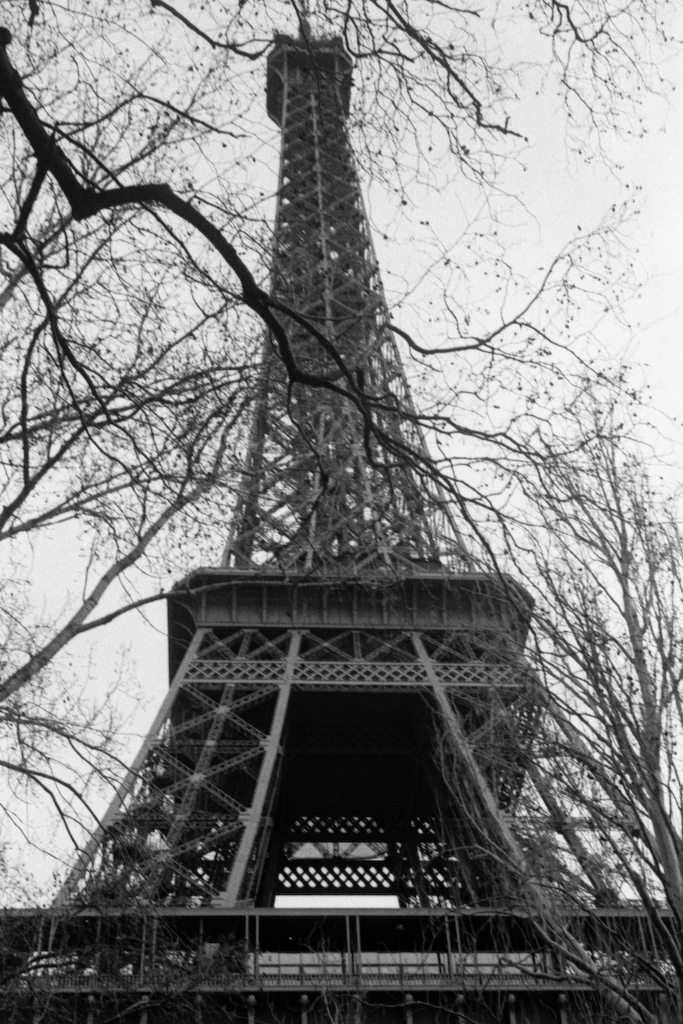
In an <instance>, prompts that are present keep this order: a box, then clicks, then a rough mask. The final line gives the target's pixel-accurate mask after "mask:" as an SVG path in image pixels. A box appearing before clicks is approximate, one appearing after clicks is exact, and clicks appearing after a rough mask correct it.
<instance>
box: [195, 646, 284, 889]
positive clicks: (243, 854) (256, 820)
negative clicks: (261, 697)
mask: <svg viewBox="0 0 683 1024" xmlns="http://www.w3.org/2000/svg"><path fill="white" fill-rule="evenodd" d="M300 643H301V634H300V633H292V638H291V641H290V645H289V652H288V654H287V666H286V669H285V678H284V681H283V682H282V683H281V685H280V690H279V693H278V698H277V703H276V705H275V711H274V712H273V720H272V723H271V727H270V734H269V736H268V739H267V741H266V750H265V754H264V757H263V761H262V762H261V768H260V771H259V777H258V781H257V783H256V788H255V790H254V796H253V799H252V803H251V807H250V808H249V810H248V811H247V812H246V814H245V815H244V818H243V820H244V829H243V831H242V835H241V836H240V841H239V845H238V847H237V852H236V854H235V859H234V861H233V864H232V869H231V871H230V877H229V879H228V884H227V886H226V888H225V891H224V892H223V893H221V895H220V896H218V897H217V898H216V899H215V900H214V906H217V907H234V906H236V904H237V902H238V900H239V899H240V898H244V895H243V889H244V886H245V881H246V880H247V875H248V869H249V866H250V865H251V864H252V863H253V862H254V861H255V860H256V861H257V862H258V861H260V859H261V858H260V857H259V853H265V844H266V842H267V836H262V837H261V846H262V847H263V849H262V850H257V849H256V845H257V841H258V839H259V831H260V830H261V826H262V824H263V815H264V808H265V804H266V799H267V797H268V795H269V794H271V793H272V783H273V780H274V773H275V767H276V765H277V761H278V757H279V756H280V753H281V750H282V733H283V730H284V726H285V720H286V717H287V709H288V707H289V697H290V694H291V691H292V676H293V673H294V664H295V662H296V659H297V657H298V654H299V646H300Z"/></svg>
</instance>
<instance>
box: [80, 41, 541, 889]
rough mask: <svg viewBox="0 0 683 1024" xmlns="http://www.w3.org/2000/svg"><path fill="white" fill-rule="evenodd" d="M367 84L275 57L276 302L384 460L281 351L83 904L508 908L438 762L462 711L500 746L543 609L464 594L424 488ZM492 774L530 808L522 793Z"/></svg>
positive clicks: (181, 607)
mask: <svg viewBox="0 0 683 1024" xmlns="http://www.w3.org/2000/svg"><path fill="white" fill-rule="evenodd" d="M350 79H351V64H350V60H349V58H348V56H347V54H346V53H345V51H344V50H343V48H342V46H341V45H340V42H339V41H338V40H336V39H332V40H322V41H316V42H311V41H310V40H298V41H294V40H291V39H289V38H281V39H279V40H278V41H277V43H276V46H275V48H274V51H273V53H272V54H271V57H270V59H269V65H268V112H269V114H270V116H271V117H272V118H273V119H274V120H275V121H276V122H277V123H278V124H279V125H280V127H281V130H282V151H281V165H280V183H279V190H278V208H277V220H276V228H275V238H274V261H273V293H274V296H275V298H276V299H277V300H279V301H280V302H281V303H282V304H283V306H285V307H286V308H288V309H291V310H293V311H296V313H298V314H299V315H300V317H301V319H302V320H305V321H306V322H307V323H309V324H313V325H314V327H315V328H316V329H319V331H320V332H321V334H324V337H325V339H326V340H327V341H328V342H329V346H327V347H326V346H325V344H323V343H321V340H320V339H319V338H317V337H315V336H313V335H312V334H311V332H310V330H309V329H307V327H306V326H305V325H302V324H301V322H297V320H296V319H294V318H293V317H292V316H286V315H285V316H284V323H285V326H286V328H287V332H288V336H289V338H290V344H291V348H292V350H293V352H294V354H295V357H296V360H297V362H298V364H299V365H300V366H301V367H302V368H303V369H304V370H305V371H306V372H307V373H308V374H312V375H315V376H316V377H318V378H321V379H323V380H330V379H331V380H332V381H334V382H337V381H341V382H342V383H345V375H347V380H348V375H352V378H353V382H355V383H357V382H358V381H361V382H362V388H361V389H360V390H361V391H362V392H364V393H365V394H369V395H371V396H372V398H373V402H374V415H375V416H376V418H377V421H378V426H377V435H378V436H379V437H380V438H381V440H382V442H383V443H382V444H380V442H379V441H378V436H373V435H372V434H370V433H369V432H368V430H367V429H366V421H365V419H364V415H363V409H362V407H361V408H359V406H358V404H355V403H354V402H353V401H351V400H349V399H348V398H347V397H345V396H344V395H342V394H339V392H338V391H334V390H330V389H329V388H327V387H310V386H302V385H295V386H293V387H292V386H290V385H289V383H288V381H287V379H286V377H285V372H284V369H283V364H282V361H281V360H280V358H279V356H278V355H277V354H276V352H275V350H274V348H273V345H272V343H271V340H270V339H267V340H266V345H265V352H264V359H263V372H262V390H261V394H260V395H259V397H258V402H257V407H256V411H255V414H254V418H253V427H252V434H251V438H250V444H249V450H248V457H247V464H246V470H245V473H244V481H243V488H242V493H241V495H240V499H239V502H238V506H237V510H236V513H235V516H234V522H233V528H232V532H231V538H230V541H229V544H228V547H227V551H226V559H225V560H226V566H225V567H224V568H222V569H219V570H215V571H213V572H212V571H205V572H199V573H195V574H193V576H192V577H191V578H190V580H189V581H187V582H188V583H189V586H190V587H191V588H193V589H199V590H201V589H202V588H206V587H210V589H209V590H206V591H205V593H204V594H203V595H202V597H201V598H198V599H197V600H195V599H191V600H189V601H188V600H186V599H184V598H178V599H177V600H173V601H171V606H170V633H169V635H170V642H171V649H172V661H173V666H174V669H175V672H174V679H173V682H172V686H171V690H170V693H169V697H168V699H167V701H166V703H165V705H164V707H163V709H162V711H161V713H160V715H159V717H158V719H157V722H156V723H155V726H154V728H153V729H152V731H151V733H150V736H149V737H148V740H147V743H146V744H145V747H144V749H143V752H142V754H141V755H140V757H139V759H138V761H137V763H136V764H135V765H134V768H133V771H132V773H131V776H130V778H129V780H128V781H127V783H126V784H125V786H124V789H123V791H122V793H121V796H120V798H119V800H117V801H116V802H115V804H114V805H113V806H112V808H110V811H109V815H108V817H107V820H106V822H105V827H104V830H103V831H102V832H101V834H98V835H96V836H95V837H94V838H93V841H92V844H91V847H90V849H89V850H88V851H86V854H85V855H84V857H83V858H82V859H81V861H80V863H79V865H78V867H77V868H76V871H75V872H74V874H73V875H72V878H71V879H70V881H69V883H68V886H67V892H68V893H70V894H71V896H73V895H75V894H76V893H77V892H79V891H82V892H83V893H85V894H90V896H92V894H93V893H95V894H96V895H97V897H98V898H99V897H101V896H102V895H105V896H106V894H107V893H108V892H111V893H112V894H115V895H116V896H117V898H118V897H120V896H121V895H124V894H125V897H126V898H129V899H130V898H135V899H139V900H142V901H149V902H151V903H156V904H166V903H171V904H172V903H181V904H186V905H194V904H203V905H213V906H222V907H234V906H237V905H243V904H244V903H245V902H247V903H249V904H258V905H271V904H272V903H273V901H274V899H275V897H276V896H278V895H283V894H286V893H292V892H298V893H303V894H307V895H312V896H313V895H321V894H327V895H329V894H332V893H336V894H345V895H368V894H391V895H393V896H395V897H396V899H397V901H398V904H399V905H402V906H410V905H414V906H457V905H459V904H461V903H462V902H463V901H464V902H466V903H468V904H471V903H473V902H474V903H476V904H479V903H481V902H485V903H490V902H491V901H492V899H494V893H493V891H492V885H493V879H495V877H496V874H497V872H496V869H495V865H494V864H493V863H489V864H487V863H486V860H487V858H486V855H485V854H483V853H477V854H476V855H474V854H473V852H472V851H474V850H476V849H477V848H478V847H480V846H481V843H480V842H479V841H478V838H477V835H476V827H474V826H473V823H472V820H471V817H472V811H471V808H470V809H468V810H467V811H466V812H465V811H464V807H463V801H458V800H454V798H453V795H452V786H451V785H450V784H449V782H448V781H447V780H444V778H443V777H441V775H440V772H439V769H438V767H437V764H436V761H435V758H434V753H435V751H436V750H437V749H438V747H439V746H440V745H441V744H442V742H443V736H442V733H443V731H444V730H448V729H451V728H452V726H453V721H454V720H455V718H457V717H458V715H459V712H458V711H457V710H456V704H457V703H458V701H460V703H461V707H460V711H461V712H462V715H463V716H464V717H463V725H462V728H463V729H464V730H465V731H466V732H467V733H468V734H470V735H471V736H477V737H478V742H480V743H481V741H482V740H484V741H485V743H489V741H490V738H491V727H492V705H494V704H495V703H496V701H502V702H503V703H504V704H505V705H509V704H510V700H511V699H514V698H515V697H519V695H520V693H521V692H522V690H523V682H524V680H523V674H522V673H521V672H520V667H519V662H520V659H519V652H520V650H521V645H522V644H523V638H524V632H525V629H526V622H527V617H528V611H529V608H528V603H527V601H526V600H525V599H524V595H523V594H522V593H521V592H520V591H519V589H518V588H514V587H513V585H512V584H511V583H510V582H508V583H507V585H506V584H505V583H501V581H500V580H498V579H495V578H494V577H492V576H486V575H477V574H473V573H465V572H463V571H462V570H463V569H464V568H465V567H466V566H467V565H468V562H469V559H468V556H467V553H466V551H465V548H464V545H463V543H462V540H461V538H460V536H459V534H458V532H457V530H456V529H455V527H454V525H453V524H452V522H451V521H450V520H449V513H448V510H447V507H446V505H445V503H444V502H443V500H442V499H441V496H440V495H439V494H438V493H436V494H430V493H429V492H428V491H427V492H425V489H424V483H423V480H422V479H421V478H420V477H419V475H418V468H419V464H420V460H421V459H422V460H425V461H426V459H427V454H426V451H425V449H424V443H423V440H422V437H421V435H420V432H419V429H418V426H417V416H416V414H415V411H414V407H413V404H412V401H411V397H410V394H409V390H408V387H407V385H406V380H405V376H404V373H403V369H402V366H401V361H400V359H399V355H398V351H397V348H396V344H395V342H394V339H393V336H392V334H391V331H390V330H389V329H388V328H387V322H388V314H387V309H386V303H385V300H384V296H383V292H382V287H381V283H380V279H379V274H378V270H377V264H376V260H375V257H374V253H373V249H372V245H371V242H370V233H369V229H368V224H367V220H366V216H365V212H364V209H363V203H362V198H361V192H360V187H359V183H358V177H357V174H356V169H355V165H354V158H353V154H352V150H351V147H350V144H349V139H348V132H347V126H346V117H347V114H348V109H349V92H350ZM337 355H339V356H341V359H342V361H343V367H342V368H340V363H339V361H338V360H337ZM283 569H284V574H283V571H282V570H283ZM454 569H455V570H458V569H459V570H460V572H459V573H458V572H455V573H454V572H453V570H454ZM506 590H507V593H506ZM427 695H429V697H428V699H426V696H427ZM483 695H484V696H483ZM526 711H528V708H526V705H525V713H526ZM459 728H460V726H459ZM491 753H492V752H491V750H488V751H487V759H488V762H489V764H488V770H489V774H490V785H491V786H492V787H493V788H494V789H495V792H496V799H497V801H498V802H500V803H502V805H503V806H505V807H506V808H510V807H511V806H512V804H513V803H514V800H515V798H516V795H517V793H518V790H519V786H520V782H521V772H520V771H519V769H518V767H517V765H516V762H515V761H514V760H512V761H511V760H510V759H509V758H507V757H505V756H501V751H500V750H497V751H495V756H493V757H492V756H491ZM472 798H473V804H472V806H473V807H476V805H477V799H478V798H477V796H476V794H474V795H473V797H472ZM475 816H476V815H475Z"/></svg>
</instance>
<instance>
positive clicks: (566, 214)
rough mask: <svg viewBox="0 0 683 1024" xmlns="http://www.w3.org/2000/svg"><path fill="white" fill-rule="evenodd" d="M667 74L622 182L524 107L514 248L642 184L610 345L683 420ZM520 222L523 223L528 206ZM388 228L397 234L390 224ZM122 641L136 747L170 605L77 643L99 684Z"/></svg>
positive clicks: (622, 151)
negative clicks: (634, 292) (135, 698)
mask: <svg viewBox="0 0 683 1024" xmlns="http://www.w3.org/2000/svg"><path fill="white" fill-rule="evenodd" d="M264 70H265V69H264ZM664 71H665V73H666V74H668V76H669V78H670V79H671V80H672V81H673V83H674V85H675V86H678V88H676V89H674V90H673V91H672V92H671V93H670V94H669V96H668V97H667V98H666V99H658V98H652V99H651V100H649V101H648V105H647V115H648V116H647V120H648V123H649V131H648V134H647V135H646V136H645V137H644V138H642V139H632V140H625V141H622V142H620V143H617V144H616V145H615V146H614V148H613V149H612V151H611V155H612V157H613V159H614V160H615V162H618V163H620V164H621V165H622V169H621V170H620V172H619V177H618V178H617V177H616V176H615V175H614V174H612V173H611V172H610V171H608V170H607V169H606V168H605V166H604V165H603V164H601V163H599V162H594V163H592V164H591V165H588V166H587V165H585V164H581V163H579V162H578V161H577V159H576V158H574V157H572V156H571V155H570V154H569V153H568V151H567V149H566V146H565V141H564V135H563V128H562V118H561V117H560V116H559V114H558V113H557V111H556V109H555V101H554V100H553V99H552V98H551V97H547V96H540V97H539V98H538V99H534V100H532V101H530V102H529V103H528V105H527V106H526V107H525V108H524V115H523V116H524V124H523V131H525V132H526V133H527V134H528V136H529V140H530V144H529V149H528V151H527V153H526V154H524V156H523V162H524V163H525V164H526V166H527V168H528V169H527V170H521V169H517V170H511V171H510V173H509V178H508V179H507V182H508V186H509V188H510V189H511V190H515V191H516V192H517V193H519V194H521V196H522V198H523V199H524V201H525V203H526V206H527V208H528V211H529V213H530V214H531V216H529V217H528V218H526V221H525V226H524V227H523V228H519V229H515V230H514V231H512V233H511V235H510V238H511V244H510V254H511V256H512V257H514V258H515V259H519V261H520V262H521V264H525V263H526V264H527V265H528V266H535V265H537V264H539V263H542V262H543V261H544V260H546V261H547V260H548V259H550V258H552V256H553V255H554V253H555V252H556V251H557V250H559V249H560V248H561V247H562V246H563V245H564V244H565V243H566V242H568V241H569V240H570V239H571V238H572V236H573V235H574V234H575V233H576V229H577V226H578V225H581V228H582V229H584V230H585V229H587V228H591V227H593V226H595V225H596V224H597V223H598V222H599V221H600V219H601V217H602V216H603V214H604V213H605V212H606V210H608V209H609V207H610V206H611V205H612V204H613V203H615V204H619V203H620V202H622V201H623V199H624V196H625V195H626V194H628V193H629V192H633V191H634V190H635V189H636V187H638V188H639V189H640V190H641V191H640V192H639V196H640V199H639V210H640V212H639V214H638V215H637V216H636V217H635V218H634V219H633V222H632V224H631V225H630V227H629V245H630V247H631V248H632V250H633V251H634V252H636V251H637V264H638V272H639V276H640V278H641V280H642V282H643V284H642V288H641V291H640V295H639V297H637V298H634V299H633V300H632V301H631V302H630V303H629V304H628V306H627V310H626V313H627V317H628V320H629V321H630V323H631V324H632V325H634V327H633V330H632V332H631V333H630V336H627V334H625V333H624V334H620V335H618V334H617V333H612V330H611V328H610V330H609V331H608V334H607V336H606V337H605V338H604V339H603V344H604V345H605V346H607V348H610V346H613V347H614V354H615V358H618V357H619V356H621V355H622V353H623V349H624V346H625V345H628V351H629V355H630V357H631V359H633V360H636V361H638V362H640V363H642V364H644V366H645V370H644V377H645V378H646V379H647V381H648V383H649V384H650V385H651V386H652V391H653V404H654V405H655V406H656V407H657V408H659V409H661V410H662V411H663V412H664V413H665V414H666V415H667V416H668V417H671V418H675V417H679V416H680V414H681V410H680V404H681V403H680V391H681V381H683V346H682V345H681V338H682V336H683V189H682V188H681V180H682V172H683V100H682V94H683V62H681V61H678V63H677V64H676V65H673V66H671V67H670V68H668V69H664ZM626 184H628V186H629V188H626V187H625V186H626ZM452 188H453V192H452V193H449V192H447V193H445V194H444V193H439V194H438V195H431V196H426V197H425V203H424V206H422V207H421V208H420V210H419V211H415V213H414V216H415V217H416V218H418V219H427V220H430V221H431V222H432V223H434V224H438V225H439V230H444V229H446V230H447V229H448V227H447V226H448V225H449V224H452V229H453V230H454V231H457V230H458V224H459V223H460V221H461V219H462V217H461V208H462V205H463V203H466V195H465V193H466V189H463V190H462V191H459V190H458V189H457V188H456V186H452ZM464 195H465V198H463V196H464ZM368 206H369V212H370V217H371V221H372V223H373V227H374V228H375V232H376V236H375V243H376V248H377V251H378V256H379V260H380V265H381V266H382V268H383V271H384V277H385V285H386V287H387V291H388V293H389V297H390V299H391V297H392V295H394V294H395V293H396V291H397V289H399V287H400V281H398V280H397V279H396V278H395V277H392V275H391V274H390V273H389V268H390V267H391V268H392V270H400V268H401V267H405V268H407V269H406V275H408V274H409V273H410V266H411V254H410V251H409V240H407V237H406V228H405V226H404V227H403V228H402V229H401V231H400V234H402V235H403V236H404V238H403V249H402V250H401V251H399V252H397V251H396V249H395V248H394V246H393V244H392V243H390V242H385V241H383V240H382V238H381V236H380V235H379V234H378V233H377V227H378V226H382V224H383V218H384V217H385V216H386V217H387V218H388V219H389V220H391V218H392V217H393V209H394V207H393V204H392V203H391V202H385V199H384V198H383V196H382V194H381V190H380V189H378V188H377V187H376V188H374V189H373V190H372V193H371V195H370V196H369V198H368ZM517 222H518V223H519V224H521V223H522V216H521V212H520V213H519V216H518V218H517ZM384 224H386V220H384ZM388 232H389V234H391V228H390V227H389V228H388ZM404 315H405V319H404V321H403V322H404V324H405V326H406V327H408V329H410V330H412V329H418V328H419V326H420V323H419V320H418V319H417V318H415V316H414V314H413V313H411V311H410V309H409V308H406V310H405V314H404ZM411 318H412V319H411ZM397 319H399V322H400V318H398V317H397ZM226 532H227V524H226ZM64 567H65V559H64V546H63V545H60V547H59V548H56V547H51V546H50V545H49V544H41V545H40V546H39V547H38V548H37V549H36V555H35V569H36V575H37V577H38V583H37V590H36V592H37V593H40V592H42V593H45V592H47V591H49V590H50V588H51V586H52V581H54V583H55V585H57V586H59V587H60V588H61V587H63V585H64ZM74 586H75V585H74ZM122 647H125V648H127V649H128V651H129V658H128V665H129V667H128V672H129V675H130V676H131V678H134V679H135V681H136V685H137V687H138V689H139V691H140V693H141V695H142V703H141V705H140V707H139V708H134V706H133V705H132V704H131V705H129V706H130V708H131V709H133V710H132V715H133V717H132V718H131V719H130V720H129V721H128V722H127V724H126V725H125V726H124V733H127V734H128V737H129V741H130V742H129V745H130V748H131V750H134V749H135V747H136V746H137V745H138V743H139V741H140V740H141V739H142V737H143V736H144V732H145V729H146V727H147V725H148V723H149V721H150V720H151V718H152V717H153V714H154V711H155V709H156V707H157V705H158V703H159V701H160V700H161V697H162V695H163V693H164V692H165V689H166V687H167V685H168V680H167V669H166V641H165V609H164V608H163V606H161V605H155V606H152V607H151V608H149V609H148V610H147V611H146V613H145V615H144V616H142V615H139V614H137V613H136V614H131V615H128V616H126V617H125V618H123V619H120V620H118V621H117V622H116V623H115V624H113V625H112V626H109V627H107V628H105V629H103V630H101V631H99V633H98V635H97V637H96V639H95V642H94V647H92V648H91V646H90V642H88V643H87V644H86V643H78V644H76V645H74V647H73V650H72V653H71V655H70V657H72V658H74V660H75V661H76V662H77V663H79V664H80V665H81V666H82V668H83V670H84V671H85V670H86V668H87V665H88V664H91V665H92V673H91V674H92V678H93V679H94V680H95V683H96V685H98V681H99V685H100V686H101V689H102V690H103V689H104V687H105V686H106V682H105V680H108V679H109V678H111V675H112V668H113V666H115V665H117V664H119V663H120V660H121V649H122ZM41 814H42V812H41V810H40V809H39V808H35V809H33V811H31V810H30V809H29V810H28V811H27V815H28V817H29V819H30V820H31V825H32V827H33V826H38V823H39V821H40V818H41ZM43 839H44V841H45V843H46V845H49V843H50V841H51V835H49V834H48V835H44V836H43ZM46 867H47V870H48V871H49V870H51V867H50V865H49V862H47V861H46V865H38V863H36V871H37V872H39V873H41V874H42V873H43V872H44V870H45V868H46Z"/></svg>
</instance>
